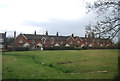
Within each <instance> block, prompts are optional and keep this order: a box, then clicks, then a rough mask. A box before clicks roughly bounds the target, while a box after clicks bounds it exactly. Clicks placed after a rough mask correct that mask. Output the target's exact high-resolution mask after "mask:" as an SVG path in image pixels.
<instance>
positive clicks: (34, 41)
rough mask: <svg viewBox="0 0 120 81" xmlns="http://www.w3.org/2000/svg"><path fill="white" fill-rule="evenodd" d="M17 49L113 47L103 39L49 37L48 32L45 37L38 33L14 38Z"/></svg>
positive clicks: (108, 41) (109, 41)
mask: <svg viewBox="0 0 120 81" xmlns="http://www.w3.org/2000/svg"><path fill="white" fill-rule="evenodd" d="M14 37H15V39H14V46H15V47H30V48H32V49H34V48H39V47H41V46H42V47H54V46H66V47H67V46H68V47H69V46H71V47H82V46H89V47H93V46H94V47H95V46H110V45H112V42H111V40H109V39H103V38H95V37H93V36H90V35H88V36H85V37H79V36H74V34H72V35H71V36H59V34H58V32H57V34H56V35H48V31H46V34H45V35H38V34H36V31H35V33H34V34H19V35H18V36H17V37H16V36H14Z"/></svg>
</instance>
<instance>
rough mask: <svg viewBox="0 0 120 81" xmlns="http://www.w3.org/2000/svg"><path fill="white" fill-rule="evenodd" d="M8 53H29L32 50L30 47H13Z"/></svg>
mask: <svg viewBox="0 0 120 81" xmlns="http://www.w3.org/2000/svg"><path fill="white" fill-rule="evenodd" d="M7 50H8V51H29V50H30V49H29V48H28V47H15V48H13V47H11V48H8V49H7Z"/></svg>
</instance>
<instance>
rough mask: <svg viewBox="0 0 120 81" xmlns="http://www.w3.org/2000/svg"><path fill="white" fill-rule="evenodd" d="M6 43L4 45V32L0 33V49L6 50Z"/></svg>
mask: <svg viewBox="0 0 120 81" xmlns="http://www.w3.org/2000/svg"><path fill="white" fill-rule="evenodd" d="M6 48H7V43H6V32H5V33H0V49H6Z"/></svg>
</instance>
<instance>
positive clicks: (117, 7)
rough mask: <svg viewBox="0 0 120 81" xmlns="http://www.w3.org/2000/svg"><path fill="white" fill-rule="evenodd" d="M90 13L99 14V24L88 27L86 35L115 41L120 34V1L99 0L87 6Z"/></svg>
mask: <svg viewBox="0 0 120 81" xmlns="http://www.w3.org/2000/svg"><path fill="white" fill-rule="evenodd" d="M87 9H88V12H91V11H93V12H95V13H97V15H98V16H97V18H98V20H97V22H96V23H94V24H91V23H90V24H88V25H87V26H86V33H90V32H94V34H95V35H96V36H101V37H109V38H110V39H113V38H114V37H116V36H118V33H119V32H120V15H119V11H120V0H98V1H96V2H94V4H90V3H88V4H87Z"/></svg>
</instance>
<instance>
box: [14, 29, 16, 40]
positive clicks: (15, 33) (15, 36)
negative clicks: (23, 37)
mask: <svg viewBox="0 0 120 81" xmlns="http://www.w3.org/2000/svg"><path fill="white" fill-rule="evenodd" d="M15 38H16V31H14V39H15Z"/></svg>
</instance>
